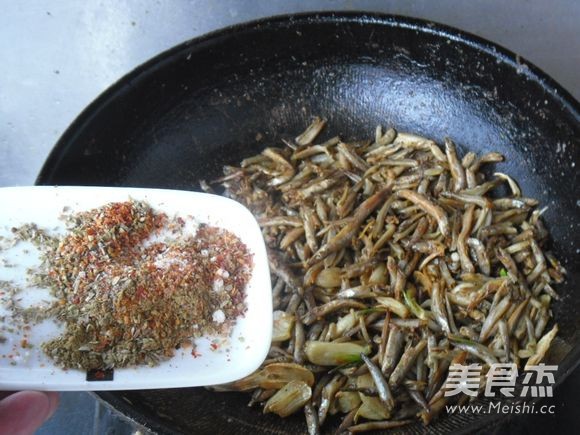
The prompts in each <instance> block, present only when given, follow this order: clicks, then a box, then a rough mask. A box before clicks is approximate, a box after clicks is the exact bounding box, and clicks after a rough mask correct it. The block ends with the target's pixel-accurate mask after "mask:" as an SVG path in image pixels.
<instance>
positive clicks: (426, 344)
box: [203, 119, 565, 433]
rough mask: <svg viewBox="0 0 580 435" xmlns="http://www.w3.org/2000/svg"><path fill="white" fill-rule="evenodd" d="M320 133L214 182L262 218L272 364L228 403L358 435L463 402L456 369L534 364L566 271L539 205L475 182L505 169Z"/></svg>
mask: <svg viewBox="0 0 580 435" xmlns="http://www.w3.org/2000/svg"><path fill="white" fill-rule="evenodd" d="M324 125H325V122H324V121H323V120H321V119H316V120H315V121H314V122H313V124H312V125H310V126H309V127H308V128H307V130H306V131H305V132H304V133H302V134H301V135H300V136H298V137H297V138H296V139H295V141H294V142H290V141H286V142H285V145H284V146H283V147H281V148H266V149H265V150H264V151H263V152H262V153H261V154H259V155H256V156H253V157H250V158H247V159H246V160H244V161H243V162H242V163H241V166H240V167H239V168H238V167H226V168H225V169H224V172H225V175H224V176H223V177H222V178H221V179H219V180H216V181H215V183H220V184H222V185H223V186H224V187H225V192H226V194H227V195H228V196H230V197H232V198H234V199H236V200H238V201H240V202H242V203H244V204H245V205H246V206H248V207H249V208H250V209H251V210H252V211H253V213H254V214H255V215H256V216H257V217H258V219H259V222H260V224H261V226H262V228H263V234H264V237H265V239H266V242H267V245H268V246H269V249H270V262H271V270H272V273H273V283H274V286H273V295H272V296H273V301H274V309H275V312H274V319H275V324H274V337H273V342H272V347H271V349H270V353H269V357H268V359H267V360H266V361H265V362H264V364H263V366H262V367H261V368H260V369H259V370H258V371H257V372H256V373H254V374H252V375H251V376H249V377H247V378H245V379H242V380H240V381H238V382H235V383H233V384H231V385H229V386H228V388H230V389H234V390H239V391H251V392H252V399H251V404H257V403H265V405H264V412H273V413H277V414H279V415H280V416H282V417H285V416H287V415H290V414H292V413H294V412H296V411H298V410H300V409H304V414H305V416H306V422H307V427H308V430H309V432H310V433H317V432H318V431H319V428H320V426H321V425H323V424H324V422H325V421H326V420H327V419H328V416H329V415H331V414H344V417H343V420H342V423H341V424H340V427H339V431H343V430H349V431H351V432H358V431H365V430H372V429H386V428H391V427H397V426H401V425H404V424H407V423H408V422H410V421H412V419H413V418H414V417H416V416H418V417H420V418H421V419H422V420H423V422H424V423H425V424H428V423H429V422H430V421H432V420H433V418H435V417H436V416H437V415H438V414H440V413H441V411H442V410H443V409H444V407H445V405H446V404H448V403H454V402H456V401H457V397H461V398H460V399H459V400H461V401H463V400H465V399H467V398H468V397H467V396H455V397H445V396H444V394H443V386H444V385H445V381H446V379H447V375H448V369H449V366H450V365H451V364H469V363H471V362H475V363H479V364H482V365H484V367H485V368H487V367H489V365H491V364H493V363H496V362H515V363H516V364H518V366H520V367H521V366H522V365H524V363H526V364H537V363H538V362H539V361H540V360H542V358H543V357H544V356H545V354H546V352H547V350H548V348H549V347H550V343H551V341H552V339H553V338H554V336H555V335H556V332H557V325H555V326H554V327H553V328H552V329H551V330H550V331H549V332H547V333H546V332H545V330H546V326H547V324H548V322H549V321H550V318H551V311H550V303H551V301H552V299H557V298H558V295H557V294H556V292H555V290H554V289H553V287H552V284H553V283H554V282H556V283H558V282H561V281H562V280H563V275H564V273H565V271H564V269H563V268H562V267H561V266H560V264H559V263H558V261H557V260H556V259H555V258H554V256H553V255H552V254H551V253H549V252H544V251H543V250H542V248H543V247H544V246H545V244H546V242H547V239H548V233H547V231H546V228H545V227H544V225H543V223H542V221H541V219H540V215H541V214H542V211H541V210H537V209H536V208H535V207H536V206H537V205H538V201H536V200H535V199H531V198H526V197H524V196H522V193H521V191H520V189H519V187H518V185H517V183H516V182H515V181H514V180H513V179H512V178H510V177H509V176H508V175H506V174H503V173H499V172H496V173H495V174H494V176H493V177H491V179H486V178H485V176H484V175H483V174H482V173H481V172H480V170H481V168H482V166H483V165H485V164H488V163H496V162H500V161H502V160H503V157H502V156H501V155H500V154H498V153H495V152H492V153H488V154H485V155H483V156H481V157H478V156H476V155H475V154H474V153H472V152H469V153H467V154H466V155H465V156H463V158H460V156H458V154H457V150H456V147H455V145H454V144H453V142H452V141H451V140H446V141H445V149H444V151H442V150H441V149H440V148H439V146H438V145H437V144H436V143H435V142H433V141H431V140H428V139H425V138H423V137H419V136H416V135H413V134H406V133H397V132H396V131H395V130H393V129H389V130H387V131H386V132H383V130H382V129H381V128H380V127H377V129H376V133H375V137H374V139H373V140H369V141H366V142H354V143H345V142H343V141H341V139H340V138H338V137H334V138H332V139H329V140H327V141H326V142H324V143H317V144H314V141H315V140H316V137H317V136H318V134H319V132H320V131H321V130H322V129H323V127H324ZM210 184H211V183H210ZM203 185H204V186H206V187H207V188H209V185H208V184H206V183H203ZM492 192H493V195H492ZM502 193H503V194H502ZM482 388H483V384H482Z"/></svg>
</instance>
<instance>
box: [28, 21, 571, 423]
mask: <svg viewBox="0 0 580 435" xmlns="http://www.w3.org/2000/svg"><path fill="white" fill-rule="evenodd" d="M494 50H495V49H492V47H491V46H490V45H488V44H486V43H483V42H481V41H479V40H473V39H470V38H469V37H465V36H457V34H456V33H454V32H451V33H448V30H447V29H444V28H441V27H437V26H425V25H424V24H423V23H420V22H416V21H413V20H406V19H400V18H385V17H382V18H380V17H366V16H360V15H358V16H357V15H341V16H332V15H324V16H318V17H317V16H303V17H298V18H294V19H293V20H286V19H282V20H272V21H270V22H264V23H260V24H253V25H248V26H245V27H242V28H239V29H237V30H226V31H224V32H222V33H219V34H216V35H213V36H210V37H208V38H205V39H202V40H200V41H197V42H195V43H193V44H187V43H186V44H184V45H182V46H180V47H177V48H175V49H173V50H171V51H170V52H168V53H165V54H163V55H162V56H161V57H160V58H158V59H156V60H154V61H153V62H151V63H149V64H146V65H145V66H144V67H141V68H140V69H138V70H137V71H135V72H133V73H131V75H130V77H129V78H126V79H124V80H122V81H121V82H120V83H119V84H118V85H116V86H114V87H113V88H112V89H111V90H109V91H108V92H107V93H106V94H105V95H103V96H102V97H101V98H100V99H99V100H97V102H95V103H94V104H93V105H92V106H90V107H89V109H88V110H87V111H86V112H85V113H84V114H83V115H81V117H80V118H79V119H78V120H77V121H76V122H75V124H73V126H72V127H71V128H70V129H69V131H68V132H67V133H65V135H64V136H63V138H62V139H61V141H60V142H59V144H58V145H57V147H56V148H55V150H54V151H53V153H52V155H51V156H50V157H49V160H48V161H47V163H46V165H45V168H44V169H43V172H42V173H41V175H40V177H39V180H38V181H39V183H41V184H63V185H64V184H95V185H98V184H100V185H125V186H144V187H166V188H178V189H193V190H199V186H198V185H197V181H198V180H199V179H201V178H205V179H211V178H212V177H216V176H219V175H221V168H222V166H223V165H224V164H236V163H238V162H239V161H240V160H241V159H243V158H244V157H247V156H251V155H253V154H255V153H257V152H259V151H260V150H262V149H263V148H264V147H266V146H272V145H274V146H279V145H280V144H281V142H280V140H281V139H282V138H292V137H294V136H296V134H297V133H299V132H301V131H302V130H303V129H304V127H305V126H307V125H308V124H309V123H310V121H311V120H312V118H313V117H314V116H316V115H319V116H321V117H324V118H326V119H327V120H328V125H329V127H327V131H326V132H325V136H324V137H330V135H336V134H340V136H341V137H342V138H343V139H345V140H349V139H365V138H370V137H372V135H373V132H374V128H375V126H376V125H379V124H380V125H383V126H384V127H391V126H392V127H395V128H396V129H398V130H400V131H410V132H414V133H418V134H421V135H423V136H426V137H429V138H432V139H434V140H436V141H437V142H438V143H442V142H443V139H444V138H445V137H446V136H449V137H450V138H452V139H453V140H454V141H455V142H456V144H457V145H458V148H459V151H460V153H461V154H465V153H466V152H467V151H468V150H471V151H474V152H476V153H478V154H481V153H485V152H488V151H499V152H501V153H503V154H504V155H505V156H506V162H505V163H502V164H501V166H500V167H501V171H502V172H505V173H508V174H510V175H511V176H512V177H514V178H515V179H516V180H517V181H518V182H519V183H520V186H521V188H522V190H523V192H524V194H525V195H526V196H529V197H533V198H537V199H539V200H540V203H541V205H546V206H548V207H549V208H548V210H547V211H546V213H545V214H544V220H545V222H546V224H547V227H548V229H549V230H550V233H551V235H552V238H553V240H554V242H553V250H554V252H555V254H556V256H557V258H559V259H560V260H562V263H563V265H564V267H566V268H567V270H568V279H567V282H566V283H565V284H563V285H560V286H558V288H557V291H558V292H559V293H560V294H561V296H562V300H561V301H557V302H555V303H554V304H553V307H554V311H555V312H554V315H555V318H556V320H557V322H558V324H559V325H560V333H559V341H558V343H557V348H556V352H554V354H555V355H556V360H557V361H559V360H560V359H561V358H562V357H564V356H565V355H566V354H567V356H566V357H564V359H563V361H562V362H561V364H560V372H559V373H560V374H561V373H562V372H564V371H565V370H567V369H569V368H571V367H573V366H574V363H575V361H576V360H577V359H578V356H579V355H580V351H579V349H577V347H578V341H579V335H578V333H577V331H578V330H579V329H580V328H579V327H580V320H579V318H578V316H577V314H576V312H577V309H578V306H579V303H580V295H579V294H578V293H577V292H576V291H575V289H574V286H573V284H574V283H575V282H577V280H578V278H579V275H580V273H579V272H580V258H579V257H580V256H579V255H578V253H577V246H578V238H579V236H578V233H579V230H580V219H579V211H580V209H579V207H578V205H577V201H578V200H580V194H579V193H578V192H580V189H579V186H578V184H579V183H578V175H577V171H576V169H575V168H574V166H575V165H574V164H580V159H579V148H580V147H579V146H578V142H579V137H580V135H579V133H580V123H579V118H578V112H577V103H575V102H574V101H572V100H571V98H570V97H568V96H566V95H562V91H561V89H560V88H554V87H553V86H555V85H553V84H552V83H551V81H550V80H547V79H545V78H542V77H540V78H538V77H536V75H535V74H536V73H535V70H534V69H533V68H530V67H528V66H526V65H521V64H518V63H516V62H515V60H513V59H512V57H511V56H510V55H507V54H505V53H503V52H501V51H499V52H498V51H494ZM554 89H556V91H555V90H554ZM324 137H323V138H322V139H324ZM573 163H574V164H573ZM100 396H101V397H102V398H103V399H104V400H105V401H107V402H109V403H110V404H112V405H113V406H114V407H116V408H117V409H120V410H121V411H122V412H125V413H126V414H129V415H131V416H133V417H134V418H136V419H137V420H138V421H140V422H142V423H145V424H146V425H148V426H150V427H152V428H153V429H155V430H160V431H166V432H171V431H178V432H179V431H183V432H194V431H195V432H196V433H206V432H207V433H209V432H216V430H217V431H219V432H220V433H235V432H239V431H242V430H243V431H249V430H251V431H252V432H254V433H260V432H268V431H276V432H285V433H286V432H287V433H294V432H301V431H304V422H303V420H304V418H303V416H302V415H301V413H298V415H296V416H293V417H291V418H289V419H286V420H280V419H279V418H278V417H277V416H272V415H262V414H261V409H259V408H258V407H256V408H248V407H247V406H246V404H247V401H248V399H249V398H248V396H246V395H243V394H237V393H225V394H216V393H210V392H208V391H206V390H204V389H178V390H151V391H133V392H117V393H102V394H100ZM493 418H494V417H493V416H484V415H454V416H452V417H451V418H443V419H441V420H440V421H438V422H437V423H435V424H432V425H431V428H432V430H433V431H434V433H439V432H441V433H443V432H448V431H453V430H454V431H459V432H460V431H462V430H466V425H468V424H469V425H472V426H469V427H470V429H473V428H474V427H476V426H479V425H483V424H488V423H489V420H490V419H493ZM474 424H475V425H476V426H473V425H474ZM421 431H422V426H421V425H420V424H416V425H415V426H412V427H407V428H404V429H403V430H402V432H409V433H412V432H421Z"/></svg>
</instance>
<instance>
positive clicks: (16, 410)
mask: <svg viewBox="0 0 580 435" xmlns="http://www.w3.org/2000/svg"><path fill="white" fill-rule="evenodd" d="M57 406H58V394H57V393H43V392H38V391H20V392H18V393H14V394H11V395H10V396H8V397H6V398H4V399H3V400H1V401H0V434H12V435H31V434H33V433H34V432H35V431H36V429H38V428H39V427H40V426H42V424H43V423H44V422H45V421H46V420H48V419H49V418H50V417H51V416H52V414H53V413H54V411H55V410H56V408H57Z"/></svg>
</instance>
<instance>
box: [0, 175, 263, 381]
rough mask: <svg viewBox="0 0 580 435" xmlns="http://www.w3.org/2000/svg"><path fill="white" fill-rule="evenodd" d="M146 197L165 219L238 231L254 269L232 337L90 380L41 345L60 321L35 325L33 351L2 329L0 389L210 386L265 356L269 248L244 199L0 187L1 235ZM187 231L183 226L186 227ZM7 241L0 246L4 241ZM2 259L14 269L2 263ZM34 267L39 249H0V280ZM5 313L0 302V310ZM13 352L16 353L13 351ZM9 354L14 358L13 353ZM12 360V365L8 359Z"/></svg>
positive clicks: (34, 295)
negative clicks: (66, 214)
mask: <svg viewBox="0 0 580 435" xmlns="http://www.w3.org/2000/svg"><path fill="white" fill-rule="evenodd" d="M130 198H132V199H135V200H143V201H146V202H147V203H148V204H149V205H151V207H153V208H154V209H155V210H156V211H161V212H165V213H166V214H167V215H168V216H181V217H182V218H184V219H186V220H188V219H190V218H189V216H193V218H194V220H195V221H196V222H197V223H206V224H209V225H214V226H218V227H221V228H224V229H227V230H229V231H231V232H233V233H235V234H236V235H237V236H238V237H240V239H241V240H242V242H244V243H245V244H246V246H247V247H248V248H249V250H250V252H251V253H252V254H253V259H254V268H253V272H252V277H251V279H250V282H249V285H248V286H247V289H246V293H247V296H246V303H247V307H248V310H247V312H246V314H245V315H244V317H243V318H240V319H238V321H237V323H236V325H235V327H234V329H233V331H232V333H231V336H229V337H222V336H217V337H216V336H213V337H204V338H201V339H198V340H196V345H197V347H196V352H197V354H199V356H196V357H194V356H192V354H191V348H190V349H183V350H181V349H180V350H178V351H176V355H175V356H174V357H173V358H172V359H170V360H168V361H165V362H163V363H161V364H160V365H159V366H156V367H146V366H139V367H135V368H123V369H115V370H114V375H113V380H111V381H87V380H86V372H84V371H81V370H63V369H61V368H59V367H56V366H55V365H54V364H53V363H52V361H51V360H50V359H49V358H48V357H47V356H46V355H45V354H44V353H43V351H42V350H41V349H40V344H41V343H43V342H45V341H47V340H48V339H50V338H52V337H54V336H55V335H56V334H57V333H58V327H57V325H56V324H55V323H54V322H52V321H45V322H43V323H40V324H38V325H36V326H33V328H32V330H31V331H29V338H28V341H29V342H30V343H31V344H32V345H33V348H32V349H22V348H20V340H21V339H22V334H21V332H18V331H15V332H14V333H7V332H6V331H3V332H0V334H1V335H3V336H5V337H6V338H7V340H6V342H4V343H1V344H0V390H20V389H36V390H61V391H64V390H68V391H72V390H89V391H96V390H129V389H148V388H175V387H192V386H200V385H215V384H221V383H226V382H231V381H233V380H236V379H239V378H242V377H244V376H246V375H248V374H250V373H251V372H253V371H254V370H256V369H257V368H258V366H259V365H260V364H261V363H262V362H263V361H264V359H265V357H266V355H267V352H268V349H269V346H270V339H271V334H272V300H271V283H270V272H269V268H268V261H267V257H266V249H265V246H264V240H263V238H262V234H261V231H260V228H259V226H258V224H257V222H256V220H255V218H254V217H253V216H252V214H251V213H250V211H249V210H248V209H246V208H245V207H244V206H242V205H241V204H239V203H237V202H235V201H232V200H230V199H228V198H224V197H221V196H217V195H209V194H204V193H197V192H187V191H178V190H164V189H140V188H118V187H114V188H106V187H80V186H75V187H66V186H62V187H52V186H35V187H14V188H11V187H8V188H0V204H2V212H1V213H0V235H2V236H4V237H12V236H11V232H10V229H11V228H12V227H17V226H20V225H22V224H25V223H36V224H37V225H38V226H39V227H41V228H45V229H48V230H50V231H51V232H54V231H55V230H57V231H61V232H62V231H63V230H64V223H63V221H62V220H59V216H60V215H61V214H62V211H63V207H65V206H67V207H70V209H71V210H72V211H73V212H78V211H84V210H89V209H92V208H95V207H100V206H103V205H105V204H106V203H109V202H117V201H127V200H128V199H130ZM186 228H187V227H186ZM4 242H5V241H2V242H0V243H4ZM4 244H5V243H4ZM2 259H4V260H5V261H6V262H8V263H9V264H15V265H16V267H4V266H2V264H3V263H2ZM35 264H39V258H38V251H37V250H36V249H35V248H34V247H32V245H31V244H29V243H24V242H20V243H18V244H17V245H16V246H14V247H13V248H10V249H2V250H0V280H4V281H14V282H15V283H16V284H19V285H21V286H22V285H23V284H24V283H25V282H26V280H25V274H26V268H27V267H30V266H32V265H35ZM23 293H24V298H25V299H24V300H25V301H27V302H28V301H30V302H38V301H40V300H41V299H45V300H46V299H47V298H48V292H46V293H45V295H46V296H45V297H44V298H43V297H42V292H39V290H38V289H33V291H30V292H28V291H23ZM5 313H6V308H5V307H4V306H2V307H0V315H2V314H5ZM15 351H16V352H18V353H19V355H15ZM9 355H12V357H11V358H10V357H9ZM11 361H14V363H15V364H14V365H13V364H11Z"/></svg>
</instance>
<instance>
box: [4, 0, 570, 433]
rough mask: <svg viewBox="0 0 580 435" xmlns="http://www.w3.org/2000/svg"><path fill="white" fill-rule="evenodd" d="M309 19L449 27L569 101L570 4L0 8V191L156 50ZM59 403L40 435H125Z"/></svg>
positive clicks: (26, 4)
mask: <svg viewBox="0 0 580 435" xmlns="http://www.w3.org/2000/svg"><path fill="white" fill-rule="evenodd" d="M314 10H365V11H376V12H386V13H394V14H399V15H407V16H413V17H418V18H424V19H428V20H432V21H436V22H440V23H444V24H447V25H450V26H453V27H457V28H460V29H462V30H465V31H468V32H471V33H474V34H476V35H479V36H481V37H484V38H486V39H489V40H491V41H493V42H496V43H499V44H500V45H503V46H504V47H506V48H508V49H510V50H512V51H514V52H516V53H517V54H519V55H521V56H522V57H523V58H525V59H527V60H528V61H530V62H532V63H534V64H535V65H536V66H538V67H540V68H541V69H543V70H544V71H545V72H547V73H548V74H549V75H551V76H552V77H553V78H554V79H556V81H558V82H559V83H560V84H561V85H563V86H564V87H565V88H566V89H567V90H568V91H569V92H570V93H571V94H572V95H573V96H574V97H575V98H576V99H580V74H579V73H578V69H579V67H580V32H579V30H578V26H579V23H580V1H579V0H551V1H550V0H503V1H502V0H439V1H433V0H409V1H395V0H382V1H373V0H367V1H362V0H361V1H342V0H341V1H339V0H334V1H333V0H326V1H324V0H315V1H296V0H294V1H292V0H286V1H283V0H267V1H239V0H238V1H236V0H222V1H211V0H191V1H186V0H172V1H170V0H159V1H154V0H141V1H138V0H119V1H114V0H109V1H106V0H105V1H94V0H90V1H75V0H53V1H50V2H49V1H40V0H38V1H36V0H24V1H15V0H0V186H9V185H27V184H32V183H33V182H34V179H35V177H36V175H37V173H38V171H39V169H40V167H41V165H42V163H43V162H44V160H45V158H46V156H47V154H48V153H49V151H50V149H51V148H52V146H53V145H54V143H55V142H56V140H57V139H58V138H59V136H60V135H61V134H62V133H63V131H64V130H65V129H66V127H67V126H68V125H69V124H70V123H71V122H72V121H73V119H74V118H75V117H76V116H77V115H78V114H79V113H80V111H81V110H82V109H83V108H84V107H85V106H86V105H87V104H89V103H90V102H91V101H92V100H93V99H94V98H95V97H96V96H97V95H99V94H100V93H101V92H102V91H103V90H105V89H106V88H107V87H108V86H110V85H111V84H112V83H114V82H115V81H116V80H118V79H119V78H121V77H122V76H123V75H124V74H126V73H127V72H129V71H130V70H131V69H133V68H135V67H136V66H137V65H139V64H141V63H143V62H144V61H146V60H147V59H149V58H150V57H152V56H154V55H156V54H157V53H159V52H161V51H163V50H166V49H168V48H170V47H172V46H174V45H176V44H178V43H180V42H182V41H185V40H187V39H190V38H193V37H196V36H199V35H202V34H204V33H206V32H209V31H212V30H216V29H218V28H221V27H224V26H227V25H231V24H235V23H240V22H244V21H248V20H252V19H256V18H261V17H266V16H270V15H277V14H283V13H292V12H305V11H314ZM576 377H578V375H576ZM575 382H576V383H578V382H577V380H576V381H575ZM570 383H571V382H570ZM62 397H63V404H62V406H61V408H60V410H59V412H58V413H57V415H56V417H55V418H53V419H52V420H51V421H50V422H48V423H47V424H46V425H45V426H44V427H43V428H42V429H41V430H40V432H39V433H42V434H53V433H54V434H56V433H75V434H84V433H99V434H101V433H109V434H112V433H128V432H130V430H131V429H130V426H129V425H128V424H125V423H122V422H119V421H118V420H117V419H116V418H115V417H114V416H112V415H111V413H110V412H109V411H108V410H106V409H103V408H102V407H99V405H98V404H96V403H95V401H94V400H93V399H92V397H91V396H89V395H87V394H86V393H82V394H79V393H67V394H64V395H63V396H62ZM566 400H568V399H565V398H563V399H561V400H560V401H561V402H562V403H561V405H562V406H563V408H569V406H567V402H566ZM570 400H571V399H570ZM568 403H569V402H568ZM560 421H561V420H560ZM571 421H576V422H577V421H578V418H576V419H575V420H574V419H572V420H571ZM570 429H571V428H570Z"/></svg>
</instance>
